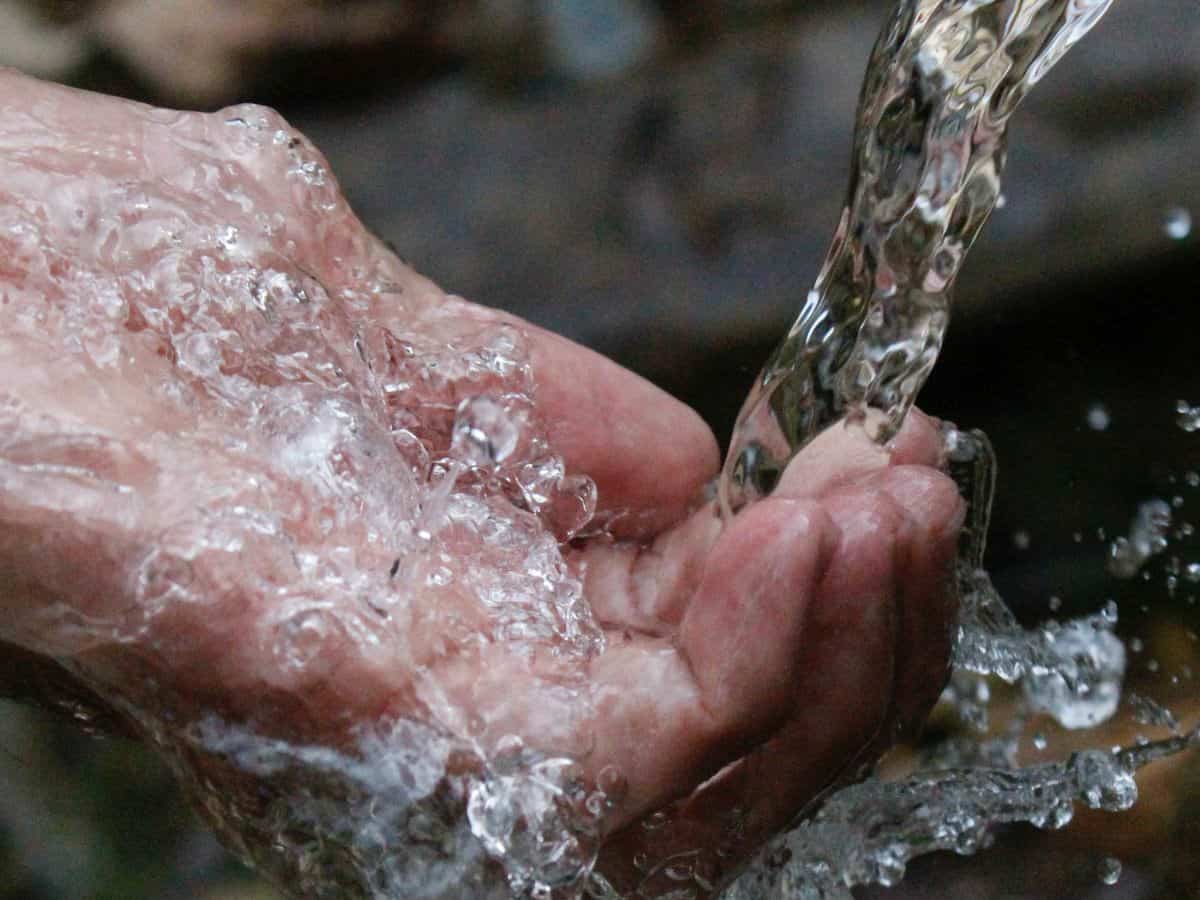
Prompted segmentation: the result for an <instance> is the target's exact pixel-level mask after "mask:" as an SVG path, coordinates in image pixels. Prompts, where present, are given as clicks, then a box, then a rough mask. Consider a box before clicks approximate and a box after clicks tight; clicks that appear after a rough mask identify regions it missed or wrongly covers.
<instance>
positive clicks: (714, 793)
mask: <svg viewBox="0 0 1200 900" xmlns="http://www.w3.org/2000/svg"><path fill="white" fill-rule="evenodd" d="M827 508H828V513H829V516H830V518H831V525H832V534H833V535H834V539H833V543H834V545H835V549H833V551H832V554H831V557H830V561H829V564H828V567H827V568H826V570H825V572H824V573H823V574H822V577H821V579H820V581H819V583H818V585H817V595H816V599H815V600H814V601H813V602H812V603H811V604H810V605H809V608H808V610H807V621H806V622H805V626H804V636H803V637H804V640H803V645H802V646H797V647H796V648H795V668H794V673H795V674H794V680H793V681H792V682H791V685H790V690H789V692H788V696H787V698H786V699H785V700H784V703H785V705H786V707H787V709H788V716H789V718H788V721H787V723H786V724H785V725H784V726H783V730H782V732H780V733H779V734H777V736H776V737H774V738H773V739H771V740H769V741H768V742H766V743H765V744H764V745H762V746H760V747H758V748H757V749H756V750H754V751H753V752H750V753H749V754H748V755H746V756H745V757H743V758H742V759H740V760H738V761H737V762H736V763H734V764H733V765H732V766H729V767H728V768H726V769H725V770H724V771H723V772H721V774H720V775H719V776H718V777H717V778H715V779H713V780H712V781H710V782H709V783H708V784H706V785H704V786H703V787H702V788H701V789H700V790H699V791H698V792H697V793H695V794H693V795H692V796H690V797H688V798H687V799H686V800H684V801H683V802H682V803H681V804H680V805H679V807H678V808H676V809H675V810H673V811H672V813H671V820H672V821H671V823H670V824H669V825H668V826H666V827H664V828H660V829H655V830H653V831H646V830H645V829H642V828H640V827H639V826H637V825H633V826H631V827H630V828H629V829H627V832H626V833H625V834H622V835H620V836H618V838H617V839H616V841H615V842H614V846H615V847H616V848H619V852H618V854H614V860H617V859H619V858H625V859H628V858H632V857H633V856H634V855H639V856H642V857H645V858H649V859H650V860H658V859H664V858H666V857H668V856H671V855H673V854H675V853H679V852H682V851H685V850H688V849H690V848H694V847H705V848H709V852H708V854H707V857H706V858H705V859H703V860H702V861H698V862H699V863H700V864H701V865H702V866H703V868H704V877H705V878H706V879H707V880H710V881H717V882H719V881H720V880H722V879H723V878H724V877H725V875H726V874H727V872H726V870H727V868H728V867H733V866H736V865H738V864H739V863H740V862H741V860H743V859H744V858H745V856H746V855H747V854H748V853H749V852H751V851H752V849H753V848H754V847H757V846H760V845H761V843H762V841H763V840H765V839H766V838H767V837H768V836H769V835H770V834H771V833H772V832H773V831H774V830H776V828H777V826H779V825H780V824H781V822H780V819H781V816H782V815H783V814H784V812H785V811H787V813H788V814H789V815H794V814H795V813H796V812H797V811H799V810H800V809H801V808H803V806H804V805H805V804H806V803H807V802H808V801H809V800H810V799H811V798H812V797H813V796H814V795H815V794H817V793H818V792H819V791H820V790H821V789H822V788H823V787H824V786H825V785H826V784H828V783H829V781H830V780H831V779H832V778H833V777H834V776H835V775H836V774H837V772H838V770H839V769H840V767H841V766H842V765H843V764H844V762H845V760H846V759H848V758H851V757H853V755H854V754H855V752H856V751H857V750H858V749H859V748H861V747H862V746H864V745H865V744H867V743H868V742H870V741H871V739H872V738H873V737H874V735H875V733H876V731H877V730H878V729H879V727H880V726H881V723H882V722H883V720H884V717H885V714H886V711H887V708H888V700H889V697H890V694H891V673H892V638H893V619H892V607H891V601H892V594H893V591H894V579H895V577H896V575H895V572H894V568H895V567H894V562H895V559H894V555H895V548H896V545H897V535H898V532H899V530H900V529H901V527H902V516H901V515H900V513H899V511H898V510H896V509H895V508H894V507H893V506H892V505H891V504H890V502H888V501H887V500H886V498H883V497H882V496H880V495H877V494H855V495H852V496H847V497H842V498H837V499H835V500H833V501H831V502H830V503H829V504H828V505H827ZM698 838H701V839H702V842H700V843H696V841H697V839H698ZM718 848H719V849H720V855H717V853H716V852H715V851H716V850H717V849H718ZM611 874H612V876H613V877H621V876H622V873H621V872H613V873H611ZM631 874H632V873H630V872H628V871H625V872H624V873H623V875H624V876H625V877H629V876H630V875H631ZM621 887H622V888H624V889H628V887H629V885H628V884H624V885H621ZM644 887H645V888H651V890H648V891H647V893H648V894H649V893H653V890H652V888H653V885H646V886H644Z"/></svg>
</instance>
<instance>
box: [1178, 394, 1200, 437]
mask: <svg viewBox="0 0 1200 900" xmlns="http://www.w3.org/2000/svg"><path fill="white" fill-rule="evenodd" d="M1175 414H1176V415H1175V424H1177V425H1178V426H1179V427H1180V428H1182V429H1183V430H1184V431H1186V432H1188V433H1189V434H1191V433H1193V432H1196V431H1200V406H1192V405H1191V404H1189V403H1188V402H1187V401H1186V400H1180V401H1179V402H1178V403H1176V404H1175Z"/></svg>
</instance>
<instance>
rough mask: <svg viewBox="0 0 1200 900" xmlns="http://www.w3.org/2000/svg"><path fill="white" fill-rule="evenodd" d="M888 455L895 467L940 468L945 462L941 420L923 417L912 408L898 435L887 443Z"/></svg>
mask: <svg viewBox="0 0 1200 900" xmlns="http://www.w3.org/2000/svg"><path fill="white" fill-rule="evenodd" d="M888 451H889V453H890V455H891V460H892V463H893V464H894V465H925V466H931V467H933V468H936V469H940V468H942V467H943V466H944V464H945V461H946V446H945V441H944V440H943V439H942V423H941V420H940V419H935V418H933V417H931V416H927V415H925V413H923V412H921V410H919V409H917V408H916V407H915V406H914V407H913V408H912V409H911V410H909V412H908V415H907V416H906V417H905V419H904V425H903V426H901V428H900V433H899V434H897V435H896V436H895V437H894V438H892V440H891V441H890V442H889V444H888Z"/></svg>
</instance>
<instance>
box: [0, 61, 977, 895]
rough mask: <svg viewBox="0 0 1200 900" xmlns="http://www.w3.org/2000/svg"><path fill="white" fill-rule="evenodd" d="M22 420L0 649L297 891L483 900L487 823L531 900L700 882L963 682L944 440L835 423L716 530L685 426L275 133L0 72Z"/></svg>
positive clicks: (513, 878) (685, 418)
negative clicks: (437, 254)
mask: <svg viewBox="0 0 1200 900" xmlns="http://www.w3.org/2000/svg"><path fill="white" fill-rule="evenodd" d="M0 435H3V437H0V523H2V525H3V529H2V530H0V611H2V612H3V622H4V624H3V626H0V637H2V638H3V639H4V640H5V641H8V642H10V643H12V644H16V645H19V646H20V647H22V648H24V649H25V650H27V651H32V652H35V653H37V654H40V655H41V656H43V657H46V658H53V659H55V660H58V661H59V662H61V663H62V664H63V665H64V666H65V667H66V668H67V669H68V670H69V671H70V672H71V674H72V676H73V677H74V678H76V679H78V680H79V681H80V682H82V683H84V684H86V685H89V686H90V687H92V688H93V689H94V690H96V691H97V692H98V693H99V694H100V695H101V696H102V697H104V698H105V700H106V701H107V702H109V703H111V704H112V705H113V706H115V707H116V708H118V709H119V710H121V711H122V712H123V713H124V714H125V715H127V716H128V717H129V718H130V719H131V720H132V721H133V722H134V724H135V727H136V728H137V729H138V730H140V732H141V733H142V734H143V736H144V737H146V738H147V739H149V740H151V741H153V742H154V743H155V745H156V746H157V747H159V749H160V750H162V752H163V753H164V754H165V755H167V756H168V758H169V759H170V760H172V762H173V763H174V764H175V765H176V767H177V769H178V770H179V771H180V772H181V773H183V774H184V775H185V781H186V782H187V783H188V784H189V785H190V787H191V789H192V790H193V792H194V793H195V794H196V795H197V796H198V797H199V799H200V801H201V806H202V808H203V810H204V811H205V812H206V814H207V815H208V816H209V818H210V819H212V820H213V821H214V823H215V824H217V826H218V827H219V829H220V830H221V831H222V832H223V833H224V835H225V837H226V839H227V840H228V841H230V842H231V843H233V845H234V846H235V847H236V848H237V849H239V850H240V851H241V852H242V853H243V855H246V856H249V857H252V858H254V859H256V860H257V861H258V863H259V864H260V865H262V866H263V867H264V868H266V869H267V870H268V871H269V872H272V873H273V874H274V875H275V877H276V878H277V880H280V881H282V882H284V883H285V886H287V887H288V888H289V889H291V890H293V891H299V892H301V893H303V894H307V895H314V894H318V888H321V887H322V886H323V885H327V884H331V883H333V881H334V880H336V881H337V885H338V888H339V889H340V890H343V891H346V890H358V891H360V892H362V893H367V892H369V891H372V890H374V891H377V892H378V891H380V890H384V889H386V890H392V891H395V892H398V893H397V894H396V895H399V896H460V895H461V891H463V890H465V888H464V887H463V885H464V884H472V885H474V887H472V888H471V890H472V891H473V892H476V893H479V894H481V895H482V894H484V893H485V891H487V890H494V888H492V887H488V885H491V884H493V882H494V879H493V880H492V881H489V877H490V876H489V872H490V873H492V874H495V871H498V864H497V862H496V861H495V860H492V861H489V860H488V859H486V858H485V857H484V856H483V854H482V853H480V852H479V848H478V846H477V842H476V843H473V842H475V841H476V839H479V840H482V842H483V846H484V847H485V848H486V849H487V850H488V852H489V853H490V854H491V855H492V856H493V857H495V858H496V859H498V860H499V864H502V865H503V867H504V869H505V870H506V872H507V875H508V876H509V879H510V883H512V884H514V885H521V886H528V885H529V884H532V883H534V882H543V883H553V879H554V877H559V878H561V879H563V880H569V875H570V871H569V870H570V869H571V867H572V866H576V868H579V867H583V868H586V865H587V864H588V863H589V862H590V859H591V855H592V854H593V853H595V852H597V851H599V853H600V863H599V865H600V869H601V871H603V872H604V873H605V874H606V875H607V876H608V877H609V879H610V881H612V882H613V884H615V885H616V886H617V888H618V889H619V890H621V891H626V892H627V891H631V890H635V889H638V888H639V887H641V888H642V889H643V892H644V893H647V894H649V892H651V891H655V890H657V888H655V887H654V882H655V879H659V878H662V877H665V875H664V873H663V871H660V870H659V869H656V868H655V865H656V863H657V862H659V861H662V860H666V859H668V858H677V857H680V855H681V854H683V855H684V856H686V859H687V862H688V865H689V866H691V875H690V876H689V878H691V880H692V881H694V883H695V885H696V886H697V889H698V890H700V891H707V890H708V889H709V888H708V887H707V886H708V885H715V884H719V883H720V882H721V881H722V880H723V879H725V878H726V877H727V876H728V875H729V874H730V873H731V872H732V871H734V870H735V869H736V867H737V865H738V864H739V863H740V862H741V861H743V860H744V859H745V858H746V857H747V856H748V855H749V854H751V853H752V852H753V851H754V849H755V848H756V847H758V846H759V845H761V843H762V842H763V840H765V838H766V837H767V836H768V835H769V834H771V833H772V832H774V831H776V830H778V829H779V828H781V827H783V826H784V825H785V824H786V823H787V822H789V821H790V820H791V819H792V818H794V817H795V815H796V814H797V813H798V812H799V811H800V810H802V809H803V808H804V807H805V805H806V804H808V803H809V802H810V801H811V800H812V799H813V798H814V797H815V796H817V795H818V794H819V793H820V792H821V791H822V790H823V789H824V788H826V787H827V786H828V785H829V784H830V783H831V782H832V781H834V780H835V779H837V778H839V777H842V776H845V775H847V774H853V769H854V768H855V767H856V766H859V765H862V764H865V763H867V762H869V761H870V760H872V759H873V758H875V757H876V756H877V755H878V754H879V753H880V752H882V750H884V749H886V747H887V746H888V745H889V744H890V743H891V742H892V741H893V740H894V739H895V737H896V735H897V734H898V733H899V732H900V731H901V730H903V729H904V728H911V727H915V726H916V725H917V724H918V723H919V722H920V720H921V719H922V718H923V716H924V713H925V712H926V711H927V709H928V708H929V706H930V705H931V704H932V703H933V701H934V699H935V698H936V696H937V694H938V692H939V690H940V688H941V685H942V682H943V680H944V675H945V671H946V665H947V657H948V652H949V634H950V625H951V623H952V620H953V611H954V603H953V592H952V580H951V565H952V560H953V556H954V549H955V543H956V534H957V529H958V527H959V524H960V520H961V514H962V512H961V504H960V502H959V500H958V497H957V494H956V492H955V489H954V487H953V485H952V484H951V482H950V481H949V480H948V479H946V478H945V477H944V476H942V475H941V474H939V473H938V472H937V471H936V466H937V464H938V461H939V452H940V450H939V447H940V441H939V440H938V436H937V432H936V428H935V427H934V426H933V425H932V423H930V421H929V420H927V419H925V418H923V417H922V416H920V415H919V414H914V416H912V417H911V418H910V422H909V425H908V426H907V428H906V430H905V431H904V432H903V433H902V434H901V436H900V437H899V438H898V439H897V441H896V442H895V444H894V445H893V446H892V447H891V448H890V450H888V451H885V450H882V449H880V448H877V447H875V446H874V445H872V444H871V443H870V442H868V441H867V440H866V439H865V438H864V437H863V436H862V435H861V434H860V433H858V432H856V431H854V430H851V429H846V428H836V429H833V430H831V431H830V432H827V433H826V434H825V435H823V436H822V437H821V438H819V439H818V440H817V441H815V442H814V443H813V444H812V445H811V446H810V447H809V448H808V449H806V450H805V451H804V452H803V453H802V454H801V455H800V456H799V457H798V458H797V459H796V460H795V461H794V462H793V464H792V466H791V467H790V468H789V469H788V471H787V473H786V475H785V477H784V479H783V481H782V483H781V484H780V486H779V488H778V489H777V491H776V492H775V494H774V495H772V496H771V497H770V498H768V499H767V500H764V501H762V502H760V503H758V504H756V505H754V506H752V507H750V508H748V509H746V510H745V511H743V512H742V513H741V514H740V515H739V516H738V517H737V518H736V519H734V520H732V521H731V522H729V523H726V524H724V525H723V524H722V522H721V520H720V519H719V518H718V517H717V516H716V515H715V514H714V511H713V509H712V507H711V505H698V504H697V501H696V498H697V497H699V496H700V495H701V493H702V490H703V487H704V485H705V484H707V483H708V482H709V481H710V480H711V479H712V478H713V477H714V475H715V474H716V471H717V462H718V460H717V451H716V444H715V441H714V440H713V437H712V435H711V434H710V433H709V432H708V430H707V428H706V427H705V426H704V425H703V424H702V423H701V421H700V420H699V419H698V417H696V416H695V415H694V414H693V413H692V412H691V411H689V410H688V409H686V408H685V407H683V406H682V405H680V404H679V403H677V402H676V401H674V400H672V399H671V398H669V397H668V396H666V395H665V394H663V393H661V392H660V391H658V390H657V389H655V388H653V387H652V386H650V385H649V384H647V383H646V382H644V381H642V380H641V379H639V378H637V377H636V376H634V375H633V374H631V373H629V372H627V371H625V370H622V369H620V368H619V367H617V366H615V365H614V364H612V363H611V362H608V361H607V360H605V359H603V358H601V357H599V356H597V355H595V354H593V353H591V352H590V351H588V350H586V349H584V348H581V347H579V346H577V345H574V344H571V343H570V342H568V341H566V340H564V339H561V338H558V337H556V336H554V335H551V334H549V333H546V332H544V331H542V330H540V329H538V328H536V327H534V326H532V325H530V324H528V323H524V322H521V321H519V320H517V319H515V318H513V317H511V316H508V315H506V314H504V313H500V312H497V311H493V310H487V309H484V308H482V307H478V306H474V305H472V304H469V303H467V302H465V301H463V300H461V299H458V298H453V297H448V296H446V295H445V294H443V293H442V292H441V291H440V290H439V289H437V288H436V287H435V286H434V285H432V284H431V283H430V282H428V281H426V280H424V279H422V278H421V277H419V276H418V275H416V274H415V273H414V272H413V271H412V270H411V269H409V268H408V267H407V266H405V265H403V264H402V263H400V262H399V261H398V260H397V259H396V258H395V257H394V256H393V255H392V254H391V253H390V252H389V251H388V250H387V249H386V248H385V247H383V246H382V245H381V244H380V242H379V241H378V240H377V239H375V238H374V237H372V236H371V235H369V234H368V233H367V232H366V231H365V229H363V227H362V226H361V224H360V223H359V222H358V221H357V219H355V218H354V216H353V214H352V213H351V212H350V211H349V209H348V207H347V206H346V204H345V201H344V200H343V198H342V197H341V196H340V194H339V193H338V191H337V188H336V185H335V184H334V182H333V179H332V176H331V174H330V173H329V172H328V170H327V168H326V166H325V164H324V162H323V160H322V159H321V158H320V157H319V155H318V154H317V153H316V152H315V151H314V150H313V149H312V148H311V147H310V146H309V145H308V144H307V142H306V141H304V139H303V138H302V137H301V136H299V135H297V134H296V133H295V132H293V131H292V130H291V129H290V128H288V127H287V126H286V124H285V123H283V122H282V120H280V119H279V118H278V117H277V116H275V115H274V114H272V113H270V112H269V111H266V110H263V109H261V108H256V107H235V108H232V109H229V110H224V111H222V112H219V113H216V114H213V115H211V116H203V115H198V114H187V113H171V112H166V111H162V110H151V109H149V108H147V107H141V106H137V105H134V104H129V103H125V102H122V101H118V100H115V99H111V98H103V97H97V96H94V95H87V94H81V93H77V92H72V91H68V90H66V89H63V88H59V87H55V86H51V85H45V84H40V83H37V82H34V81H31V80H29V79H25V78H22V77H20V76H18V75H16V74H14V73H0ZM310 751H311V752H310ZM318 751H320V752H318ZM559 760H562V761H564V762H562V763H561V764H560V763H559V762H558V761H559ZM567 760H569V761H570V763H569V764H568V763H567V762H565V761H567ZM372 767H374V768H372ZM389 767H390V768H389ZM292 770H297V771H300V772H301V773H302V776H301V777H300V778H299V781H298V782H297V781H295V780H293V781H288V780H287V779H286V778H285V777H283V775H286V773H287V772H290V771H292ZM384 771H386V772H389V773H392V774H391V775H388V776H387V777H386V778H385V777H384V776H383V775H382V774H381V773H382V772H384ZM530 771H534V772H535V774H536V777H535V778H534V779H533V781H528V779H527V780H526V781H520V779H522V778H527V776H528V774H529V772H530ZM397 772H398V774H397ZM281 773H283V774H281ZM717 773H720V774H719V776H718V777H715V778H714V777H713V776H716V775H717ZM392 775H395V777H396V779H398V780H396V781H394V782H393V781H389V780H387V779H388V778H391V777H392ZM323 778H328V779H329V780H328V781H327V782H323V781H321V779H323ZM381 779H382V780H381ZM514 779H516V781H514ZM398 784H399V785H402V788H398V787H397V786H396V785H398ZM514 784H518V786H523V787H522V790H524V793H523V794H521V796H520V797H517V798H516V799H514V796H513V795H512V793H511V791H510V792H509V793H508V794H506V793H505V790H502V789H501V788H502V787H503V788H505V789H506V790H507V789H508V788H512V786H513V785H514ZM314 785H315V786H314ZM381 785H384V786H386V787H387V788H388V790H387V791H382V790H380V786H381ZM531 785H532V787H531ZM597 789H598V790H599V792H597ZM355 792H358V794H361V795H362V796H358V794H355ZM301 793H303V794H304V796H305V804H306V805H304V806H303V808H300V807H299V806H297V802H298V801H297V800H296V796H297V795H298V794H301ZM351 795H354V796H351ZM522 798H523V799H522ZM521 803H525V805H524V806H521ZM514 804H515V806H514ZM530 804H533V805H532V806H531V805H530ZM539 804H541V805H540V806H539ZM389 805H390V807H394V808H390V807H389ZM381 807H389V811H388V815H389V816H390V818H387V819H386V821H387V823H388V824H387V828H386V829H385V830H386V832H387V833H386V834H382V835H374V834H372V835H371V836H370V841H372V842H373V843H371V844H370V847H369V851H370V852H366V851H364V848H363V846H361V845H360V844H359V843H356V842H357V841H359V840H360V838H359V837H357V835H360V834H363V833H366V832H365V823H367V822H369V821H370V822H376V821H378V820H379V818H380V816H381V812H380V809H381ZM535 807H536V808H535ZM418 808H419V809H420V815H421V816H423V817H424V818H422V819H421V821H420V823H418V822H417V813H416V812H414V810H417V809H418ZM513 809H516V810H517V812H516V813H513V812H512V810H513ZM431 810H435V812H436V814H435V812H431ZM564 810H565V811H564ZM664 810H665V811H667V813H668V814H667V817H666V824H661V823H662V821H663V819H662V815H661V813H662V812H663V811H664ZM517 813H520V815H518V814H517ZM655 813H658V814H659V815H656V816H653V817H651V818H649V819H647V818H646V817H647V816H650V815H651V814H655ZM430 817H432V818H433V819H435V820H436V823H437V829H435V830H438V829H440V830H438V838H437V839H436V840H434V839H432V838H429V836H428V833H429V830H430V828H431V827H432V826H430V824H429V822H428V821H427V820H428V819H430ZM539 817H540V818H539ZM467 820H469V824H470V829H469V832H467V831H464V828H465V827H466V826H465V825H463V822H464V821H467ZM539 823H540V824H539ZM535 825H536V827H535ZM646 825H650V826H651V827H645V826H646ZM537 828H543V829H544V830H547V832H548V833H549V832H550V831H553V830H554V829H563V830H566V831H572V830H575V831H577V832H578V834H577V835H576V837H575V838H572V839H571V840H570V841H566V842H565V843H563V844H562V845H561V846H558V845H556V846H554V847H548V846H546V845H545V843H546V842H545V841H541V842H540V843H539V840H540V839H539V840H533V841H532V842H530V841H526V842H525V843H524V844H522V843H521V840H522V839H521V837H520V835H521V834H523V833H525V832H531V831H536V830H537ZM497 829H499V831H498V832H497ZM297 832H299V833H302V834H303V837H302V838H297V837H296V836H295V833H297ZM472 834H473V835H474V837H472V836H471V835H472ZM284 836H287V839H286V840H284ZM314 845H320V850H319V852H318V851H317V850H313V846H314ZM329 845H338V846H341V847H343V848H344V849H345V852H344V853H341V854H340V855H337V854H334V855H336V856H337V859H336V860H335V861H331V856H330V851H329V850H328V846H329ZM418 845H419V846H420V848H421V852H420V853H418V852H416V850H415V849H414V848H415V847H417V846H418ZM434 845H436V847H435V846H434ZM518 845H520V846H518ZM568 845H569V846H568ZM564 848H565V849H564ZM694 850H702V851H703V852H700V853H693V852H692V851H694ZM718 850H719V851H720V853H718V852H717V851H718ZM314 854H315V855H314ZM471 854H474V856H473V857H472V858H471V859H472V860H474V861H473V862H472V861H471V860H466V859H465V857H467V856H470V855H471ZM556 854H557V855H556ZM364 859H365V860H366V861H364ZM418 860H419V866H418V862H417V861H418ZM635 860H637V861H638V862H637V863H636V864H635ZM643 860H649V863H643V862H642V861H643ZM576 864H578V865H576ZM472 866H475V868H472ZM439 867H440V868H439ZM435 868H436V870H437V871H438V872H441V873H443V875H444V876H445V880H444V881H443V882H442V883H441V886H440V887H439V886H438V884H439V882H438V881H437V879H435V878H432V877H431V876H430V874H429V873H430V871H433V869H435ZM332 869H337V870H338V874H337V875H336V876H330V875H328V874H327V870H332ZM446 873H455V874H452V875H448V874H446ZM463 873H468V874H467V875H464V874H463ZM472 873H473V874H472ZM676 874H677V873H676ZM454 878H467V879H468V880H467V881H453V879H454ZM339 879H340V880H339ZM355 879H358V881H355ZM470 879H476V880H475V881H471V880H470ZM381 884H382V885H384V888H381V887H380V885H381ZM676 886H678V884H676ZM418 889H419V890H421V891H423V892H424V893H423V894H419V893H417V891H418ZM439 891H441V893H439Z"/></svg>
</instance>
